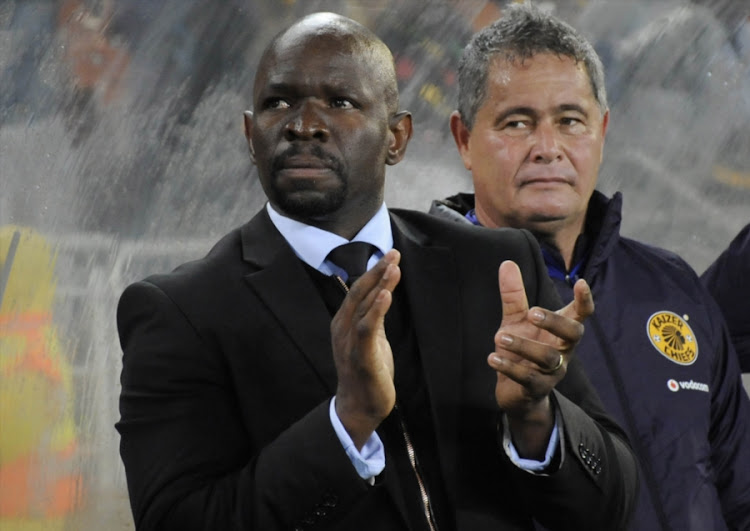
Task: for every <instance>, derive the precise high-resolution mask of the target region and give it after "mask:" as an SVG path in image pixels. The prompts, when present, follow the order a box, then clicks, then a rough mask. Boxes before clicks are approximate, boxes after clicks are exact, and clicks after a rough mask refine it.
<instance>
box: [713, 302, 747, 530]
mask: <svg viewBox="0 0 750 531" xmlns="http://www.w3.org/2000/svg"><path fill="white" fill-rule="evenodd" d="M708 298H709V297H707V299H708ZM709 303H710V304H709V314H712V315H714V316H717V317H716V318H715V319H714V322H713V325H714V326H713V329H714V330H715V331H716V332H717V336H718V338H717V340H716V341H714V344H716V345H717V350H716V352H715V355H714V367H713V374H712V381H711V390H712V391H711V428H710V431H709V440H710V443H711V461H712V463H711V464H712V466H713V469H714V474H715V479H714V482H715V484H716V488H717V489H718V491H719V498H720V501H721V507H722V512H723V514H724V518H725V520H726V522H727V524H728V525H729V528H730V529H750V399H748V395H747V392H746V391H745V389H744V387H743V385H742V378H741V375H740V367H739V363H738V361H737V356H736V355H735V352H734V347H733V346H732V343H731V341H730V339H729V335H728V333H727V331H726V328H725V326H724V323H723V321H722V320H721V319H720V317H719V312H718V310H716V307H715V304H714V303H713V301H709Z"/></svg>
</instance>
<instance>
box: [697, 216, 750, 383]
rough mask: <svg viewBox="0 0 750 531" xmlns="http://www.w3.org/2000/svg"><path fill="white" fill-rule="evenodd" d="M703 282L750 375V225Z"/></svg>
mask: <svg viewBox="0 0 750 531" xmlns="http://www.w3.org/2000/svg"><path fill="white" fill-rule="evenodd" d="M701 281H702V282H703V285H704V286H706V288H708V291H710V292H711V295H713V296H714V298H715V299H716V302H718V303H719V308H721V311H722V313H723V314H724V319H725V320H726V322H727V326H728V327H729V335H730V336H731V337H732V342H733V343H734V348H735V350H736V351H737V355H738V356H739V358H740V368H741V369H742V372H750V224H748V225H746V226H745V228H744V229H742V230H741V231H740V233H739V234H738V235H737V236H736V237H735V238H734V240H732V243H730V244H729V247H728V248H727V250H726V251H724V252H723V253H722V254H721V255H720V256H719V258H717V259H716V261H715V262H714V263H713V264H711V266H710V267H709V268H708V269H706V272H705V273H703V274H702V275H701Z"/></svg>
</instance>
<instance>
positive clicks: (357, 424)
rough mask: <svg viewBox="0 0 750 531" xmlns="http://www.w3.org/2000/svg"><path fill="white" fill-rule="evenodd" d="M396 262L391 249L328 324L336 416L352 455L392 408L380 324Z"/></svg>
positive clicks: (396, 276)
mask: <svg viewBox="0 0 750 531" xmlns="http://www.w3.org/2000/svg"><path fill="white" fill-rule="evenodd" d="M400 260H401V254H400V253H399V252H398V251H397V250H395V249H393V250H391V251H388V253H386V255H385V256H384V257H383V258H381V259H380V261H379V262H378V263H377V265H375V267H373V268H372V269H371V270H370V271H368V272H366V273H365V274H364V275H362V277H360V279H359V280H357V282H355V283H354V285H353V286H352V288H351V290H350V291H349V293H348V294H347V296H346V297H345V298H344V302H343V303H342V304H341V307H340V308H339V311H338V312H336V315H335V316H334V317H333V321H331V343H332V346H333V360H334V363H335V364H336V373H337V375H338V387H337V389H336V414H337V415H338V417H339V419H340V420H341V423H342V424H343V425H344V428H346V431H347V432H348V433H349V436H350V437H351V438H352V441H353V442H354V445H355V446H356V447H357V449H358V450H361V449H362V446H364V444H365V442H367V439H368V438H369V437H370V435H372V432H373V431H375V429H376V428H377V427H378V426H379V425H380V423H381V422H382V421H383V420H384V419H385V418H386V417H387V416H388V415H389V414H390V412H391V410H392V409H393V407H394V405H395V404H396V388H395V386H394V384H393V353H392V352H391V345H390V343H388V338H386V336H385V326H384V320H385V314H386V312H387V311H388V309H389V308H390V307H391V302H392V300H393V298H392V297H393V295H392V294H393V290H394V289H395V288H396V285H398V282H399V280H401V269H400V268H399V267H398V263H399V261H400Z"/></svg>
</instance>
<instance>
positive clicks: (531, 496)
mask: <svg viewBox="0 0 750 531" xmlns="http://www.w3.org/2000/svg"><path fill="white" fill-rule="evenodd" d="M524 232H525V231H524ZM526 235H527V238H528V239H529V244H530V246H531V247H532V253H533V254H534V255H535V262H536V273H537V275H536V279H534V280H535V282H536V283H537V285H538V300H536V301H530V303H531V304H538V305H540V306H545V307H552V308H555V307H559V306H560V302H559V296H558V294H557V292H556V290H555V288H554V285H553V284H552V281H551V280H550V279H549V276H548V275H547V270H546V268H545V266H544V261H543V259H542V257H541V253H540V251H539V248H538V246H537V244H536V241H535V240H534V239H533V236H531V235H530V234H529V233H526ZM552 400H553V403H554V404H555V407H556V408H557V409H558V411H559V412H560V414H561V417H562V437H561V455H560V457H561V464H560V468H559V469H558V470H557V471H556V472H554V473H552V474H550V475H547V476H544V475H533V474H529V473H526V472H523V471H520V470H516V471H514V474H515V475H516V477H517V478H518V480H519V481H520V482H521V484H522V485H525V488H524V489H523V492H524V496H525V498H526V503H528V504H529V508H530V510H531V512H532V514H534V517H535V518H536V519H537V520H538V521H539V522H540V523H541V524H543V525H545V526H546V527H548V528H550V529H570V530H574V529H624V528H625V527H626V525H627V522H628V520H629V519H630V516H631V514H632V511H633V508H634V506H635V502H636V499H637V494H638V465H637V460H636V457H635V454H634V453H633V451H632V449H631V448H630V445H629V443H628V441H627V437H626V435H625V433H624V432H623V430H622V429H621V428H620V427H619V426H618V425H617V423H615V421H614V420H612V418H611V417H609V415H607V413H606V412H605V410H604V406H603V405H602V403H601V400H600V399H599V396H598V395H597V393H596V391H595V390H594V388H593V386H592V385H591V383H590V382H589V380H588V378H587V376H586V375H585V373H584V370H583V366H582V365H581V363H580V362H579V361H578V360H577V359H576V358H575V357H573V358H572V360H571V362H570V364H569V365H568V370H567V373H566V376H565V378H564V379H563V380H562V381H561V382H560V384H558V386H557V389H556V390H555V391H553V395H552Z"/></svg>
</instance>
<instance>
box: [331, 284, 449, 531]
mask: <svg viewBox="0 0 750 531" xmlns="http://www.w3.org/2000/svg"><path fill="white" fill-rule="evenodd" d="M334 277H335V278H336V280H337V281H338V283H339V285H340V286H341V288H342V289H343V290H344V293H349V286H347V285H346V282H344V281H343V279H342V278H341V277H340V276H338V275H334ZM393 409H395V410H396V414H397V415H398V422H399V426H400V427H401V435H403V437H404V443H405V444H406V453H407V455H408V456H409V464H410V465H411V469H412V471H414V476H415V477H416V479H417V484H418V485H419V494H420V498H421V500H422V510H423V511H424V515H425V518H426V520H427V525H428V526H429V528H430V531H438V527H437V523H436V522H435V516H434V514H433V512H432V503H431V502H430V495H429V493H428V492H427V485H425V482H424V480H423V479H422V474H421V473H420V472H419V461H418V460H417V452H416V451H415V450H414V444H412V442H411V437H410V436H409V432H408V431H407V429H406V424H405V423H404V419H403V418H402V416H401V412H400V411H399V409H398V404H396V405H395V406H394V408H393Z"/></svg>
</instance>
